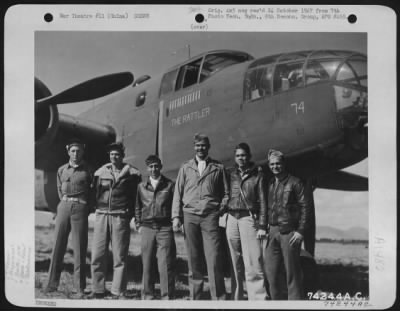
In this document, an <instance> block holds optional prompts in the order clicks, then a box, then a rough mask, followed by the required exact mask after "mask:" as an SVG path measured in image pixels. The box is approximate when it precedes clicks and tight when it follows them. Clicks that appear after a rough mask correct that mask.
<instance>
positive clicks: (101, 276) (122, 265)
mask: <svg viewBox="0 0 400 311" xmlns="http://www.w3.org/2000/svg"><path fill="white" fill-rule="evenodd" d="M129 223H130V217H128V216H126V215H111V214H101V213H96V220H95V223H94V234H93V242H92V243H93V245H92V260H91V270H92V283H93V285H92V286H93V288H92V290H93V292H94V293H97V294H102V293H104V292H105V290H106V288H105V281H106V277H107V262H108V251H109V244H110V242H111V251H112V259H113V278H112V285H111V293H112V294H114V295H120V294H123V293H124V292H125V290H126V285H127V261H128V250H129V242H130V236H131V229H130V226H129Z"/></svg>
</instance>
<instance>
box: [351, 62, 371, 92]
mask: <svg viewBox="0 0 400 311" xmlns="http://www.w3.org/2000/svg"><path fill="white" fill-rule="evenodd" d="M348 64H349V65H350V66H351V68H353V70H354V71H355V72H356V74H357V76H358V79H359V82H360V84H361V85H362V86H365V87H367V81H368V80H367V79H368V74H367V61H366V60H365V59H360V58H358V59H352V58H351V59H350V60H349V61H348Z"/></svg>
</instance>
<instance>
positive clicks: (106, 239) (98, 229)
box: [91, 143, 141, 298]
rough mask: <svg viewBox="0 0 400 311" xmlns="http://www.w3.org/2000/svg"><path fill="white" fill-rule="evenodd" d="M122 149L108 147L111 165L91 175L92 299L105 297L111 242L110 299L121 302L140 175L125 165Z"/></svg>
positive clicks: (119, 146)
mask: <svg viewBox="0 0 400 311" xmlns="http://www.w3.org/2000/svg"><path fill="white" fill-rule="evenodd" d="M124 149H125V148H124V146H123V145H122V143H113V144H111V145H110V146H109V147H108V152H109V155H110V162H111V163H108V164H105V165H103V166H102V167H100V168H99V169H98V170H97V171H96V172H95V174H94V176H95V185H96V219H95V222H94V234H93V242H92V261H91V268H92V280H93V292H92V295H91V298H102V297H103V296H104V295H105V294H106V289H105V281H106V275H107V253H108V245H109V243H110V242H111V247H112V255H113V266H114V269H113V270H114V272H113V281H112V286H111V294H112V296H113V298H124V292H125V290H126V285H127V261H128V250H129V242H130V233H131V231H130V221H131V219H132V217H133V214H134V207H135V199H136V191H137V185H138V183H139V182H140V181H141V175H140V172H139V171H138V170H137V169H136V168H134V167H133V166H131V165H130V164H127V163H124V162H123V158H124V154H125V153H124Z"/></svg>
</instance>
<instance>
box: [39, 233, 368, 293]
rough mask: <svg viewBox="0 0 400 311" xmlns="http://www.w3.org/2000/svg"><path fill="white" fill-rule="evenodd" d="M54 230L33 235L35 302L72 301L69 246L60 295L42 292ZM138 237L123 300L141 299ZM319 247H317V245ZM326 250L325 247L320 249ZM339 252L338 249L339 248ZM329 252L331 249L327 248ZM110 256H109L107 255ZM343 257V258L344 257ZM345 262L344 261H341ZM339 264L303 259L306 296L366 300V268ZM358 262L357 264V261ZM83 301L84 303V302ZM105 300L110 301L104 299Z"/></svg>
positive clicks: (184, 269) (180, 283) (181, 274)
mask: <svg viewBox="0 0 400 311" xmlns="http://www.w3.org/2000/svg"><path fill="white" fill-rule="evenodd" d="M53 229H54V228H53V227H36V232H35V244H36V245H35V247H36V250H35V251H36V252H35V271H36V272H35V296H36V298H46V299H49V298H50V299H53V298H54V299H74V295H73V294H72V273H73V259H72V249H71V248H70V247H69V246H68V249H67V252H66V254H65V257H64V270H63V273H62V274H61V280H60V285H59V291H58V292H54V293H49V294H44V293H43V289H44V287H45V285H46V280H47V271H48V268H49V264H50V256H51V250H52V248H51V247H52V243H53ZM92 235H93V232H92V231H91V230H90V231H89V247H90V245H91V239H92ZM175 241H176V245H177V260H176V299H177V300H188V299H189V286H188V265H187V258H186V253H185V246H184V240H183V236H182V235H180V234H177V235H176V236H175ZM139 245H140V236H139V235H138V234H136V233H132V234H131V241H130V248H129V257H128V288H127V292H126V296H127V297H128V298H130V299H140V291H141V278H142V262H141V257H140V247H139ZM317 247H318V245H317ZM323 247H325V246H323ZM338 247H339V248H340V245H339V246H338ZM330 248H331V247H330ZM319 253H320V254H321V253H322V254H324V253H327V252H324V251H323V249H322V250H321V249H320V252H319ZM90 255H91V254H90V248H89V250H88V254H87V259H86V271H87V287H86V291H87V293H88V294H89V293H90V289H91V276H90ZM110 255H111V254H110ZM344 256H345V254H344ZM109 258H110V259H109V261H108V275H107V279H106V287H107V289H108V290H109V289H110V288H111V279H112V274H111V272H112V259H111V258H112V257H111V256H109ZM344 259H345V257H344ZM343 262H344V263H342V262H338V260H337V259H335V260H331V261H330V259H329V258H317V259H316V264H315V262H313V261H309V260H307V259H305V260H304V261H303V266H304V269H305V270H304V271H305V273H304V278H305V287H306V293H309V292H312V293H315V292H317V291H320V292H326V293H334V294H335V295H336V294H338V293H341V294H344V293H349V294H350V295H352V296H353V295H355V294H356V293H357V292H360V293H361V296H362V297H366V298H367V297H368V296H369V285H368V283H369V282H368V279H369V278H368V266H366V265H359V264H353V263H349V262H348V261H345V260H344V261H343ZM357 262H358V261H357ZM224 267H225V271H224V272H225V276H226V278H225V283H226V288H227V292H228V293H230V288H231V286H230V277H229V272H230V271H229V264H226V265H224ZM157 294H158V295H159V284H158V283H156V295H157ZM86 298H87V297H84V298H83V299H86ZM203 298H204V299H210V296H209V293H208V284H207V282H206V283H205V288H204V297H203ZM104 299H111V297H105V298H104Z"/></svg>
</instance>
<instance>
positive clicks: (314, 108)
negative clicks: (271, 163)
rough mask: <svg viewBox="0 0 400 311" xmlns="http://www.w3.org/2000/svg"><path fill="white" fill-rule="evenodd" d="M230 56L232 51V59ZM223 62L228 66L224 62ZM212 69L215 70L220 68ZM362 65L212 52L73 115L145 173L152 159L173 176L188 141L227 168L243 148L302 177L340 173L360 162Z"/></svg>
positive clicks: (330, 58) (323, 57) (324, 56)
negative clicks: (274, 155) (206, 148)
mask: <svg viewBox="0 0 400 311" xmlns="http://www.w3.org/2000/svg"><path fill="white" fill-rule="evenodd" d="M235 53H236V54H235ZM229 62H230V63H229ZM218 64H221V65H220V66H218ZM367 92H368V89H367V59H366V56H364V55H362V54H359V53H354V52H347V51H316V52H314V51H303V52H296V53H290V54H280V55H273V56H269V57H264V58H261V59H257V60H254V59H252V57H251V56H249V55H246V54H245V53H237V52H232V55H230V53H229V51H213V52H208V53H204V54H202V55H200V56H197V57H194V58H192V59H190V60H188V61H187V62H185V63H183V64H180V65H178V66H175V67H173V68H171V69H170V70H168V71H167V72H166V73H165V74H162V75H159V76H155V77H152V78H151V79H149V80H147V81H145V82H143V83H142V84H139V85H137V86H135V87H130V88H127V89H125V90H124V91H121V92H120V93H118V94H116V95H115V96H113V97H112V98H111V99H110V100H108V101H106V102H104V103H101V104H99V105H97V106H95V107H94V108H92V109H90V110H88V111H87V112H85V113H84V114H82V115H81V116H80V117H81V118H85V119H88V120H92V121H95V122H99V123H103V124H107V125H110V126H112V127H113V128H114V129H115V131H116V134H117V139H118V140H122V141H123V142H124V144H125V146H126V159H125V160H126V161H127V162H129V163H131V164H133V165H134V166H136V167H138V168H139V169H140V170H142V171H144V170H145V163H144V159H145V158H146V157H147V156H148V155H149V154H156V153H157V154H158V155H159V156H160V157H161V159H162V161H163V164H164V169H163V171H164V173H165V174H166V175H168V176H170V177H172V178H175V177H176V173H177V170H178V169H179V167H180V165H181V164H182V162H184V161H186V160H188V159H189V158H191V157H193V154H194V150H193V136H194V134H195V133H198V132H202V133H204V134H206V135H208V136H209V137H210V140H211V149H210V155H211V156H212V157H213V158H215V159H218V160H220V161H222V162H223V163H224V164H226V165H227V166H230V165H232V164H233V150H234V147H235V145H237V144H238V143H240V142H247V143H248V144H249V145H250V147H251V149H252V154H253V160H254V161H255V162H257V163H259V164H264V163H265V162H266V153H267V151H268V149H270V148H273V149H278V150H281V151H282V152H284V153H286V154H287V155H288V159H289V163H292V166H293V167H295V168H297V171H298V173H299V174H300V175H303V176H306V177H307V176H315V175H320V174H323V173H326V172H331V171H335V170H339V169H342V168H344V167H347V166H349V165H352V164H354V163H357V162H359V161H361V160H362V159H364V158H365V157H367V128H366V124H367Z"/></svg>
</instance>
